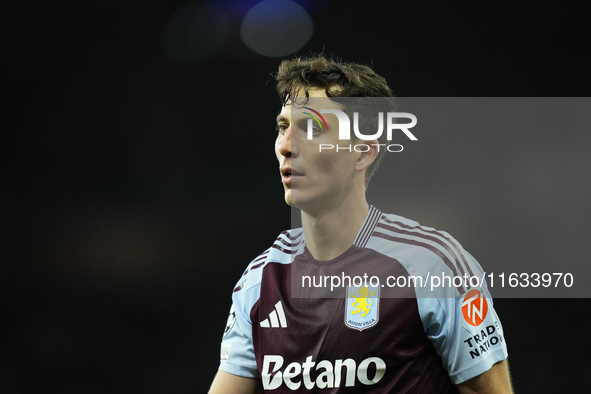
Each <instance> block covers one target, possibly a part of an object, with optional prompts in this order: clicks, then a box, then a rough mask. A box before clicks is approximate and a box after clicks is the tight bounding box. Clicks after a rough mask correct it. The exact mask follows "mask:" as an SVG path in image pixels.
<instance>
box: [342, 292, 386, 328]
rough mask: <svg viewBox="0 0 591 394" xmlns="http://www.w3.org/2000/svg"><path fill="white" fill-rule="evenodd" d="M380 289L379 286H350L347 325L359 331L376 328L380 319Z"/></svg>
mask: <svg viewBox="0 0 591 394" xmlns="http://www.w3.org/2000/svg"><path fill="white" fill-rule="evenodd" d="M379 306H380V289H379V287H377V286H358V287H357V286H349V287H347V299H346V307H345V325H347V327H351V328H356V329H358V330H359V331H362V330H365V329H366V328H369V327H372V326H375V325H376V324H377V322H378V318H379V313H378V311H379Z"/></svg>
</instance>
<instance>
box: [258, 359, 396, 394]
mask: <svg viewBox="0 0 591 394" xmlns="http://www.w3.org/2000/svg"><path fill="white" fill-rule="evenodd" d="M283 363H284V360H283V357H282V356H277V355H265V357H264V358H263V370H262V374H261V378H262V381H263V388H264V389H265V390H275V389H277V388H279V387H281V385H282V384H283V383H285V386H287V388H289V389H290V390H297V389H299V388H300V386H301V385H302V383H303V384H304V386H305V387H306V389H308V390H311V389H313V388H314V387H318V388H319V389H325V388H333V387H340V385H341V382H342V377H343V367H345V373H344V377H345V387H353V386H355V377H357V380H358V381H359V382H360V383H361V384H364V385H366V386H370V385H374V384H376V383H378V382H379V381H380V380H381V379H382V378H383V377H384V375H385V374H386V363H385V362H384V360H382V359H381V358H379V357H369V358H366V359H365V360H363V361H361V363H359V368H357V363H356V362H355V360H353V359H351V358H348V359H346V360H335V362H334V365H333V363H332V362H330V361H328V360H322V361H320V362H319V363H318V364H316V362H314V361H312V356H308V357H306V361H304V362H303V363H302V364H299V363H298V362H293V363H291V364H289V365H288V366H287V367H285V369H284V370H283V371H281V370H280V369H281V367H282V366H283ZM372 363H373V364H375V368H376V372H375V374H374V376H373V377H372V378H371V379H370V377H369V376H368V369H369V366H370V364H372ZM314 366H316V368H315V371H316V372H317V376H316V380H312V378H311V377H310V371H311V370H312V368H313V367H314Z"/></svg>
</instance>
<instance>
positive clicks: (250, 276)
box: [234, 228, 303, 293]
mask: <svg viewBox="0 0 591 394" xmlns="http://www.w3.org/2000/svg"><path fill="white" fill-rule="evenodd" d="M302 234H303V231H302V229H301V228H297V229H291V230H285V231H282V232H281V233H280V234H279V235H278V236H277V238H276V239H275V241H274V242H273V244H272V245H271V247H269V248H268V249H267V250H265V251H264V252H263V253H261V254H260V255H258V256H257V257H255V258H254V259H253V260H252V261H251V262H250V264H248V266H247V267H246V269H245V270H244V273H243V274H242V276H241V277H240V279H239V280H238V283H237V284H236V286H235V287H234V293H237V292H246V291H247V290H248V289H251V288H253V287H255V286H258V285H260V283H261V279H262V275H263V272H264V268H265V266H266V265H267V264H269V263H271V262H275V263H280V264H289V263H291V260H292V258H293V255H294V254H295V253H297V252H298V251H299V250H300V247H301V246H303V236H302Z"/></svg>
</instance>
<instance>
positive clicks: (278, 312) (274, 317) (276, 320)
mask: <svg viewBox="0 0 591 394" xmlns="http://www.w3.org/2000/svg"><path fill="white" fill-rule="evenodd" d="M260 325H261V327H263V328H286V327H287V320H286V319H285V312H283V305H282V304H281V301H279V302H278V303H276V304H275V309H274V310H273V312H271V313H269V317H268V318H266V319H265V320H263V321H262V322H261V323H260Z"/></svg>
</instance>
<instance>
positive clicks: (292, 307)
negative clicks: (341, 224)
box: [220, 206, 507, 393]
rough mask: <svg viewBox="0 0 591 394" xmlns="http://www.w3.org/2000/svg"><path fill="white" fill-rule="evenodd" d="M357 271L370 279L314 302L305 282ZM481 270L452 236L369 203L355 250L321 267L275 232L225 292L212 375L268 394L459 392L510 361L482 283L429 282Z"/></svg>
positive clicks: (291, 234) (299, 240)
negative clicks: (228, 305) (253, 381)
mask: <svg viewBox="0 0 591 394" xmlns="http://www.w3.org/2000/svg"><path fill="white" fill-rule="evenodd" d="M364 274H366V275H367V276H374V277H376V278H379V280H380V281H379V284H378V283H375V282H374V283H372V284H367V283H363V284H359V283H355V284H350V283H346V284H343V287H340V288H338V289H333V290H334V291H332V292H331V294H330V295H329V294H328V293H327V291H328V290H327V289H326V288H324V289H323V291H325V294H324V296H321V297H319V296H317V294H315V293H314V292H315V291H318V289H316V288H314V286H313V285H312V286H309V287H306V286H303V285H302V283H304V284H306V283H314V282H313V280H314V278H327V277H332V276H335V277H340V278H343V277H347V276H348V277H355V276H362V275H364ZM482 274H483V272H482V269H481V267H480V265H479V264H478V263H477V262H476V260H474V258H473V257H472V256H471V255H470V254H469V253H467V252H466V251H465V250H464V249H463V248H462V247H461V245H459V244H458V243H457V241H455V240H454V239H453V238H452V237H451V236H450V235H449V234H447V233H445V232H441V231H436V230H434V229H432V228H428V227H422V226H420V225H419V224H418V223H416V222H414V221H412V220H408V219H405V218H402V217H400V216H396V215H390V214H384V213H382V212H380V211H379V210H378V209H377V208H375V207H373V206H372V207H371V208H370V210H369V213H368V215H367V217H366V219H365V222H364V224H363V226H362V227H361V229H360V231H359V233H358V235H357V237H356V239H355V242H354V244H353V245H352V246H351V247H350V248H349V249H348V250H347V251H346V252H345V253H343V254H342V255H340V256H339V257H337V258H335V259H333V260H330V261H316V260H315V259H314V258H313V257H312V256H310V255H309V254H308V252H307V249H306V248H305V239H304V235H303V233H302V230H301V229H296V230H290V231H286V232H283V233H281V234H280V235H279V237H278V238H277V240H276V241H275V242H274V243H273V245H272V246H271V247H270V248H269V249H268V250H266V251H265V252H264V253H263V254H261V255H260V256H259V257H257V258H256V259H254V260H253V261H252V262H251V264H250V265H249V266H248V268H247V269H246V271H245V273H244V274H243V276H242V277H241V278H240V279H239V281H238V283H237V285H236V288H235V289H234V293H233V295H232V301H233V305H232V309H231V311H230V317H229V318H228V324H227V327H226V330H225V332H224V338H223V340H222V345H221V363H220V369H221V370H222V371H225V372H228V373H231V374H234V375H238V376H242V377H248V378H259V379H260V380H261V383H262V386H263V388H264V389H265V392H269V393H280V392H281V393H288V392H295V393H297V392H302V393H303V392H322V393H354V392H359V393H372V392H375V393H386V392H421V393H422V392H425V393H430V392H438V393H448V392H449V393H454V392H457V389H456V386H455V385H456V384H459V383H462V382H464V381H466V380H468V379H470V378H473V377H475V376H477V375H480V374H481V373H483V372H485V371H487V370H488V369H490V367H491V366H492V365H493V364H494V363H496V362H498V361H501V360H504V359H506V358H507V348H506V344H505V341H504V338H503V330H502V326H501V324H500V321H499V319H498V317H497V315H496V312H495V311H494V308H493V305H492V299H491V298H490V294H489V293H488V290H487V287H486V283H480V286H478V287H477V288H471V287H470V285H469V283H466V281H463V282H462V283H460V281H456V283H453V281H450V282H449V283H450V284H451V285H450V286H438V287H435V288H434V287H433V286H432V284H433V282H432V281H430V280H429V277H430V276H431V277H432V276H433V275H437V276H440V277H450V278H459V277H466V276H470V277H472V276H476V277H478V276H480V275H482ZM302 277H307V278H308V282H306V281H305V280H304V281H303V282H302ZM387 277H390V278H399V277H403V278H407V279H408V278H414V279H412V281H413V286H408V285H407V286H396V285H395V283H396V282H390V284H387V283H386V278H387ZM409 280H410V279H409ZM421 282H423V283H421ZM398 284H400V281H398ZM328 286H329V287H330V283H329V284H328Z"/></svg>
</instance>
